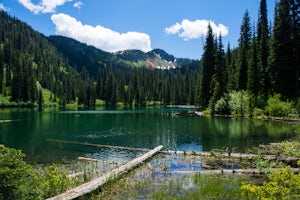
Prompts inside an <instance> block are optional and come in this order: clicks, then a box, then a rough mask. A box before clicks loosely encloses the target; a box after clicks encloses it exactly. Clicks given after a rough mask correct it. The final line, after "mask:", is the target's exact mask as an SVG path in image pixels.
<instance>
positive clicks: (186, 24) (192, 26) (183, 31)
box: [165, 19, 229, 41]
mask: <svg viewBox="0 0 300 200" xmlns="http://www.w3.org/2000/svg"><path fill="white" fill-rule="evenodd" d="M209 23H210V25H211V27H212V30H213V33H214V34H215V35H219V34H220V33H221V35H222V36H226V35H228V32H229V29H228V27H226V26H225V25H223V24H218V25H217V24H215V23H214V22H213V21H210V20H204V19H201V20H196V21H190V20H188V19H184V20H182V22H181V23H176V24H174V25H172V26H170V27H167V28H165V32H166V33H167V34H169V35H175V34H177V35H178V36H179V37H181V38H183V39H184V40H185V41H188V40H191V39H196V38H199V37H201V36H205V35H206V34H207V27H208V24H209Z"/></svg>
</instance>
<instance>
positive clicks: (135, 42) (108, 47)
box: [51, 13, 151, 52]
mask: <svg viewBox="0 0 300 200" xmlns="http://www.w3.org/2000/svg"><path fill="white" fill-rule="evenodd" d="M51 20H52V22H53V23H54V24H55V26H56V34H58V35H63V36H66V37H71V38H73V39H76V40H78V41H80V42H83V43H86V44H88V45H92V46H95V47H97V48H99V49H102V50H105V51H109V52H117V51H122V50H127V49H139V50H142V51H145V52H147V51H150V50H151V41H150V37H149V35H147V34H145V33H139V32H127V33H119V32H116V31H113V30H111V29H109V28H105V27H103V26H100V25H97V26H90V25H85V24H82V23H81V22H80V21H77V20H76V19H75V18H73V17H71V16H69V15H66V14H63V13H60V14H53V15H52V17H51Z"/></svg>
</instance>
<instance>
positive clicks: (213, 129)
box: [0, 108, 295, 163]
mask: <svg viewBox="0 0 300 200" xmlns="http://www.w3.org/2000/svg"><path fill="white" fill-rule="evenodd" d="M0 120H14V121H12V122H2V123H0V143H1V144H4V145H5V146H8V147H13V148H16V149H20V150H22V151H23V152H24V153H25V154H26V160H27V161H30V162H35V163H46V162H61V161H66V160H67V161H70V160H75V159H76V158H77V157H78V156H83V157H89V158H96V159H102V160H115V161H118V162H120V161H128V160H130V159H132V158H133V157H135V156H136V155H137V154H138V153H137V152H134V151H128V150H120V149H107V148H99V147H91V146H85V145H78V144H77V145H76V144H65V143H58V142H51V141H48V140H47V139H57V140H65V141H78V142H88V143H93V144H106V145H115V146H126V147H137V148H154V147H156V146H158V145H164V147H165V148H167V149H170V150H175V149H177V150H183V151H210V150H212V149H221V148H224V147H230V148H233V147H235V148H237V150H238V151H245V150H247V149H248V148H249V147H251V146H253V145H259V144H262V143H264V144H266V143H270V142H278V141H282V140H285V139H288V138H291V137H293V136H294V135H295V130H294V129H295V127H294V125H293V124H291V123H286V122H271V121H263V120H249V119H233V118H226V117H199V116H195V115H192V114H191V113H190V109H188V108H149V109H147V108H143V109H142V108H141V109H99V110H76V111H58V110H47V111H43V112H39V111H36V110H30V109H1V111H0ZM139 153H141V152H139Z"/></svg>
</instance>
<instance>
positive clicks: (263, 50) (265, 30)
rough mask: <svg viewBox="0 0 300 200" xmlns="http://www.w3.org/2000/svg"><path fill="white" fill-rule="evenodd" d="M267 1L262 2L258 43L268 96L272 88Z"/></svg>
mask: <svg viewBox="0 0 300 200" xmlns="http://www.w3.org/2000/svg"><path fill="white" fill-rule="evenodd" d="M267 13H268V11H267V3H266V0H261V1H260V8H259V18H258V26H257V43H258V45H257V46H258V59H259V66H258V67H259V71H260V72H261V77H260V80H261V82H262V84H263V85H262V89H263V91H262V93H263V94H265V95H268V92H269V90H270V88H271V80H270V76H269V74H268V71H267V69H268V56H269V45H268V43H269V27H268V15H267Z"/></svg>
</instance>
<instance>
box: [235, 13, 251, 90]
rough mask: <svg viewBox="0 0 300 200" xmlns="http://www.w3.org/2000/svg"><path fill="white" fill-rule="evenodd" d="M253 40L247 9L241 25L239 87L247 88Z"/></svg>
mask: <svg viewBox="0 0 300 200" xmlns="http://www.w3.org/2000/svg"><path fill="white" fill-rule="evenodd" d="M250 41H251V27H250V16H249V12H248V10H246V12H245V14H244V17H243V22H242V25H241V33H240V38H239V57H238V66H237V70H238V71H237V82H238V89H239V90H245V89H246V88H247V71H248V51H249V46H250Z"/></svg>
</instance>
